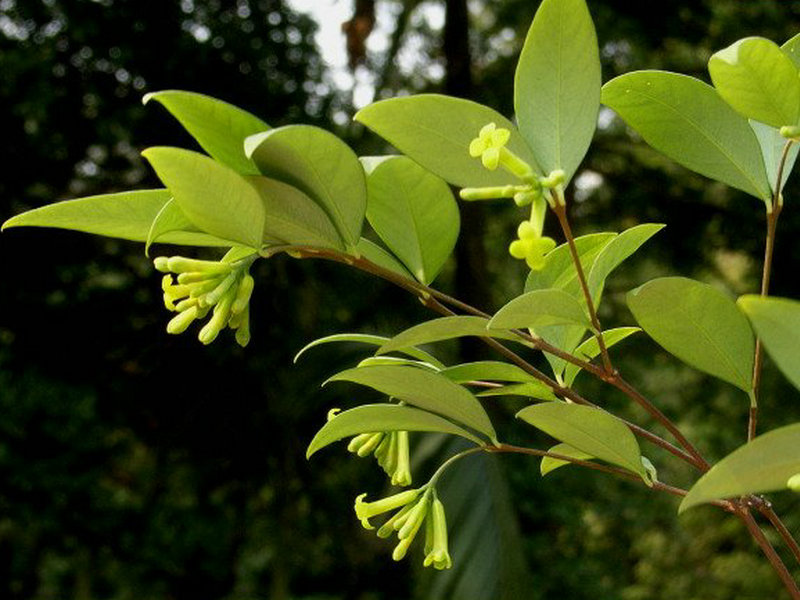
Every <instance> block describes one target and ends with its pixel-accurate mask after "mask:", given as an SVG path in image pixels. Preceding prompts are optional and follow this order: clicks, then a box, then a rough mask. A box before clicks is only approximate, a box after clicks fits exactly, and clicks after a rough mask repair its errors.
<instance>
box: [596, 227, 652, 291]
mask: <svg viewBox="0 0 800 600" xmlns="http://www.w3.org/2000/svg"><path fill="white" fill-rule="evenodd" d="M663 228H664V225H660V224H655V223H645V224H643V225H637V226H635V227H631V228H630V229H626V230H625V231H623V232H622V233H620V234H619V235H618V236H617V237H615V238H614V239H612V240H611V241H609V242H608V244H607V245H606V246H605V247H604V248H603V249H602V250H601V251H600V252H599V253H598V254H597V258H596V259H595V261H594V263H593V264H592V268H591V269H590V271H589V273H588V277H587V279H588V281H587V285H588V287H589V292H590V294H591V295H592V299H593V300H594V302H595V305H599V304H600V297H601V296H602V293H603V287H604V285H605V281H606V278H607V277H608V276H609V275H610V274H611V272H612V271H613V270H614V269H616V268H617V267H618V266H619V265H620V264H622V262H623V261H624V260H625V259H627V258H628V257H630V256H631V255H632V254H633V253H634V252H636V251H637V250H638V249H639V248H640V247H641V246H642V244H644V243H645V242H646V241H647V240H649V239H650V238H651V237H653V236H654V235H655V234H656V233H658V232H659V231H661V230H662V229H663Z"/></svg>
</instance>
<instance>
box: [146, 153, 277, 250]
mask: <svg viewBox="0 0 800 600" xmlns="http://www.w3.org/2000/svg"><path fill="white" fill-rule="evenodd" d="M142 156H144V157H145V158H146V159H147V160H148V162H150V164H151V165H152V166H153V169H154V170H155V172H156V174H157V175H158V177H159V179H161V181H162V182H163V183H164V185H166V186H167V188H168V189H169V191H170V192H172V197H173V198H174V199H175V202H177V204H178V206H180V208H181V210H182V211H183V213H184V214H185V215H186V217H187V218H188V219H189V220H190V221H191V222H192V223H194V224H195V225H196V226H197V227H199V228H200V229H202V230H203V231H205V232H206V233H210V234H211V235H215V236H217V237H220V238H223V239H228V240H233V241H235V242H238V243H240V244H244V245H246V246H250V247H252V248H260V247H261V243H262V235H263V231H264V214H265V213H264V204H263V202H262V201H261V198H260V197H259V194H258V192H257V191H256V189H255V188H254V187H253V186H252V185H250V183H249V182H248V181H247V179H245V178H244V177H243V176H241V175H239V174H238V173H236V172H235V171H234V170H232V169H231V168H229V167H226V166H225V165H223V164H221V163H218V162H217V161H215V160H214V159H212V158H209V157H207V156H205V155H203V154H199V153H197V152H192V151H190V150H183V149H182V148H168V147H163V146H162V147H155V148H148V149H147V150H145V151H144V152H142Z"/></svg>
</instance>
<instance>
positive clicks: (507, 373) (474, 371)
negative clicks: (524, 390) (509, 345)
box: [442, 360, 536, 383]
mask: <svg viewBox="0 0 800 600" xmlns="http://www.w3.org/2000/svg"><path fill="white" fill-rule="evenodd" d="M442 375H444V376H445V377H447V378H448V379H450V380H451V381H455V382H456V383H468V382H470V381H513V382H515V383H524V382H526V381H536V378H534V376H533V375H531V374H530V373H527V372H525V371H523V370H522V369H521V368H520V367H518V366H517V365H514V364H511V363H506V362H500V361H496V360H480V361H476V362H468V363H463V364H460V365H454V366H452V367H447V368H446V369H444V370H443V371H442Z"/></svg>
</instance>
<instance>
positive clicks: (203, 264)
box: [168, 256, 231, 274]
mask: <svg viewBox="0 0 800 600" xmlns="http://www.w3.org/2000/svg"><path fill="white" fill-rule="evenodd" d="M168 265H169V270H170V271H172V272H173V273H190V272H194V271H202V272H205V273H220V274H222V273H229V272H230V270H231V265H229V264H228V263H224V262H218V261H216V260H197V259H195V258H186V257H184V256H172V257H170V258H169V262H168Z"/></svg>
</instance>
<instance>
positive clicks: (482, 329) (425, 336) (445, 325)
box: [378, 315, 523, 354]
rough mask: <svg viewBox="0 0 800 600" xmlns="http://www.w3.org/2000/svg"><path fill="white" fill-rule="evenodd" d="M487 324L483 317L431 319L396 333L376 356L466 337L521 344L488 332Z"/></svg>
mask: <svg viewBox="0 0 800 600" xmlns="http://www.w3.org/2000/svg"><path fill="white" fill-rule="evenodd" d="M488 324H489V319H485V318H483V317H473V316H469V315H458V316H453V317H439V318H438V319H432V320H430V321H425V322H424V323H420V324H419V325H414V326H413V327H410V328H409V329H406V330H405V331H403V332H401V333H398V334H397V335H396V336H394V337H393V338H392V339H391V340H389V341H388V342H386V343H385V344H383V345H382V346H381V347H380V348H379V349H378V354H385V353H387V352H394V351H395V350H397V349H399V348H407V347H409V346H419V345H420V344H430V343H432V342H440V341H442V340H451V339H454V338H460V337H467V336H477V337H486V338H489V337H491V338H499V339H506V340H513V341H518V342H520V343H522V342H523V340H522V338H520V337H519V336H518V335H515V334H513V333H510V332H508V331H500V330H489V329H488V328H487V327H488Z"/></svg>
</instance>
